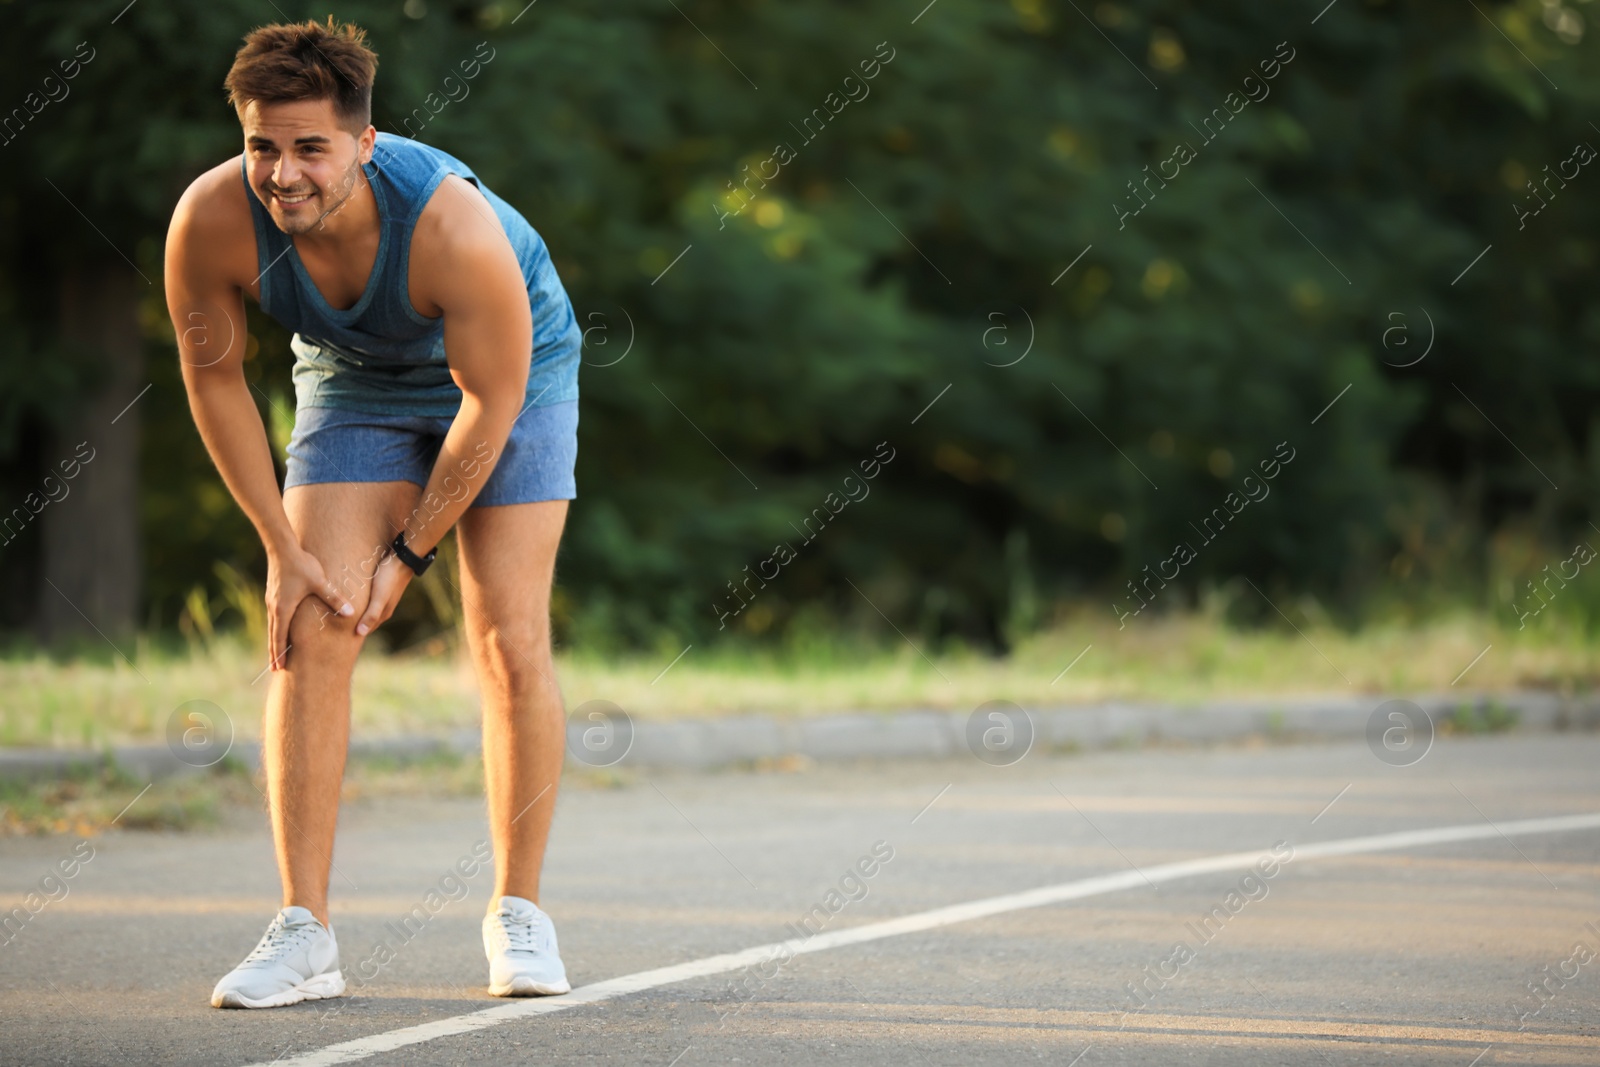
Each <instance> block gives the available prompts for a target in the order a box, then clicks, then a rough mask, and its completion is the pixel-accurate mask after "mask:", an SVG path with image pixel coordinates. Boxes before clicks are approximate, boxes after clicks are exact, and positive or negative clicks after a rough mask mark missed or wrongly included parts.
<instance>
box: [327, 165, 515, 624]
mask: <svg viewBox="0 0 1600 1067" xmlns="http://www.w3.org/2000/svg"><path fill="white" fill-rule="evenodd" d="M411 254H412V256H413V262H414V263H415V264H416V266H414V267H413V280H414V282H415V284H414V285H413V286H412V291H413V292H414V293H415V294H416V295H417V297H418V310H419V311H422V312H424V313H426V314H432V313H434V312H438V313H442V314H443V315H444V346H445V354H446V356H447V357H448V358H449V361H450V376H451V377H452V378H454V379H455V383H456V385H457V386H459V387H460V389H461V393H462V399H461V408H460V410H459V411H458V412H457V413H456V417H455V421H454V422H452V423H451V424H450V429H449V431H448V432H447V433H446V434H445V439H444V443H443V445H441V447H440V449H439V455H438V458H437V459H435V460H434V465H433V470H432V472H431V473H430V474H429V476H428V484H427V486H426V487H425V488H424V489H423V491H422V497H421V500H420V502H419V504H418V506H417V508H416V509H415V510H414V511H413V512H412V514H411V515H410V516H409V517H408V518H407V519H406V520H405V525H404V532H405V535H406V546H407V547H408V548H410V549H411V550H412V551H413V552H415V553H417V554H418V555H426V554H427V553H428V551H429V550H430V549H432V548H434V547H435V546H436V545H437V544H438V543H439V542H440V541H441V540H443V538H444V535H445V534H446V533H447V532H448V531H449V530H450V528H451V527H452V526H454V525H455V524H456V521H457V520H458V519H460V518H461V516H462V514H464V513H465V512H466V510H467V508H468V507H470V506H471V505H472V501H473V500H474V499H475V498H476V497H477V495H478V493H479V491H480V490H482V488H483V484H484V483H485V482H486V481H488V479H489V475H490V474H491V473H493V471H494V468H495V464H496V463H498V462H499V459H500V454H501V452H502V451H503V450H504V449H505V443H506V438H507V437H509V436H510V435H511V427H512V425H513V424H514V423H515V422H516V419H517V416H518V415H519V414H521V412H522V397H523V393H524V392H525V391H526V389H527V385H528V367H529V362H530V360H531V358H532V353H533V313H532V309H531V308H530V307H529V306H528V288H527V282H526V280H525V279H524V278H523V276H522V267H521V265H520V264H519V263H518V262H517V256H516V253H515V251H513V250H512V247H511V243H510V241H508V240H507V239H506V235H505V231H504V230H502V229H501V228H500V224H499V222H498V221H497V220H496V218H495V215H494V212H493V209H492V208H491V207H490V206H489V202H488V201H487V200H485V199H484V198H483V196H482V194H480V193H479V192H478V191H477V190H476V189H475V188H474V187H473V186H472V185H471V184H470V183H468V182H466V181H465V180H464V179H461V178H456V177H451V178H447V179H446V184H445V185H443V186H441V187H440V189H439V191H438V192H437V193H436V194H435V195H434V199H433V200H432V201H430V202H429V204H428V207H427V208H426V209H425V210H424V212H423V216H422V218H421V219H420V220H419V221H418V226H417V233H416V236H415V237H414V238H413V239H412V252H411ZM418 257H420V258H418ZM395 567H398V568H399V570H400V571H404V572H405V574H399V573H398V572H395V571H393V568H395ZM385 569H389V570H390V571H391V572H392V573H391V575H389V576H388V577H387V579H386V578H385V577H384V576H383V572H384V570H385ZM409 574H410V569H409V568H407V567H406V566H405V565H404V564H403V563H400V562H399V560H397V559H394V558H393V557H390V558H388V559H386V560H385V561H384V565H383V566H382V567H380V578H379V579H376V580H375V581H374V587H373V596H372V600H371V602H370V603H369V604H368V606H367V610H366V613H365V614H364V615H363V617H362V618H361V620H360V622H359V623H358V624H357V626H356V632H357V633H366V632H367V630H369V629H371V628H372V627H373V626H376V625H378V624H379V623H381V622H383V621H384V620H385V619H387V618H388V617H389V615H390V614H391V613H392V611H393V609H394V605H395V603H397V602H398V600H399V592H400V590H401V589H403V588H404V582H405V580H406V577H407V575H409ZM395 577H398V578H399V579H401V581H400V582H399V583H398V584H399V588H398V589H397V588H395V585H396V583H395V582H394V581H393V578H395Z"/></svg>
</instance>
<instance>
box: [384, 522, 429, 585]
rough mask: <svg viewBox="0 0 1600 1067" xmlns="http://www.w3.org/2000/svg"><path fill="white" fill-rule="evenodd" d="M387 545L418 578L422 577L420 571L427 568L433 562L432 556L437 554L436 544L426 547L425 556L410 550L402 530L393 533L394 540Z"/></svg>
mask: <svg viewBox="0 0 1600 1067" xmlns="http://www.w3.org/2000/svg"><path fill="white" fill-rule="evenodd" d="M389 547H390V548H391V549H393V550H394V554H395V555H397V556H399V557H400V562H401V563H404V564H405V565H406V566H407V567H410V568H411V570H412V572H413V573H415V574H416V576H417V577H418V578H420V577H422V572H423V571H425V570H427V569H428V565H429V564H431V563H432V562H433V557H434V556H436V555H438V554H439V546H438V545H435V546H433V547H432V548H430V549H428V554H427V555H426V556H419V555H417V554H416V553H415V552H413V551H411V549H409V548H407V547H406V532H405V531H404V530H401V531H400V532H399V533H397V534H395V535H394V540H393V541H392V542H390V544H389Z"/></svg>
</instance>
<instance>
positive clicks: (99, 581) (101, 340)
mask: <svg viewBox="0 0 1600 1067" xmlns="http://www.w3.org/2000/svg"><path fill="white" fill-rule="evenodd" d="M143 289H144V283H142V282H141V281H140V280H139V278H137V277H136V276H134V275H132V274H130V273H129V272H128V271H127V270H126V269H125V268H123V267H122V266H121V265H117V266H114V267H113V266H112V265H109V264H95V265H85V266H81V267H76V268H73V269H71V270H69V271H68V273H67V274H66V275H65V276H63V278H62V282H61V290H60V292H61V337H62V341H63V343H64V344H66V345H71V346H77V347H85V348H90V349H93V350H95V351H96V352H98V353H100V357H101V361H102V362H101V367H102V370H101V374H102V381H101V383H100V385H99V386H98V387H97V388H96V389H95V391H94V392H93V393H92V394H91V395H89V396H86V397H84V398H83V400H82V401H81V402H80V403H79V404H78V406H77V408H76V410H75V411H74V412H73V413H72V414H71V415H70V416H69V418H68V421H67V423H66V424H65V426H63V427H61V428H59V429H58V430H57V431H56V432H55V433H54V434H52V435H50V437H49V438H47V443H46V447H45V450H44V456H43V460H44V464H45V467H44V473H43V474H41V478H42V477H44V475H46V474H48V475H54V476H55V478H56V479H57V480H58V481H62V482H64V484H65V485H66V486H67V487H68V492H67V495H66V496H65V497H63V498H62V499H60V500H59V501H54V502H51V503H49V504H47V505H46V506H45V508H44V510H43V511H42V513H41V514H40V515H39V522H40V528H41V529H40V532H41V534H42V542H43V544H42V556H43V561H44V567H43V572H44V573H43V577H44V579H45V581H44V582H43V583H41V585H40V587H39V601H38V603H39V611H38V616H37V618H38V625H37V630H38V633H39V636H40V638H41V639H42V640H44V641H46V642H50V641H54V640H57V639H59V638H61V637H64V636H67V635H75V634H88V635H93V634H94V633H95V632H96V631H99V632H100V633H101V634H103V635H104V636H106V637H108V638H112V639H115V638H116V637H117V636H119V635H122V636H126V635H128V634H130V633H131V632H132V631H133V629H134V627H135V625H136V619H137V614H138V608H139V587H140V565H141V552H140V545H139V425H140V422H139V418H140V410H139V409H140V406H141V404H142V403H144V400H141V401H140V402H139V403H134V399H135V398H136V397H138V396H139V394H140V391H141V390H142V389H144V388H145V386H146V385H147V384H148V380H147V379H146V377H145V368H144V347H143V345H142V344H141V342H140V336H139V299H140V297H141V296H142V295H143ZM146 399H148V398H146ZM130 404H132V406H131V407H130V406H129V405H130ZM85 460H87V461H85ZM74 462H76V463H77V464H78V467H77V474H76V477H73V478H72V479H71V480H70V481H66V480H65V479H64V478H63V473H64V471H68V470H71V469H72V464H73V463H74ZM64 463H65V464H67V466H66V467H63V466H62V465H63V464H64Z"/></svg>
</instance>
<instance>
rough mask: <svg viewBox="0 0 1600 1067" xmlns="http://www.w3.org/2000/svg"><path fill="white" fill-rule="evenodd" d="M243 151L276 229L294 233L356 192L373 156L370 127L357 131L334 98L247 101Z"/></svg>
mask: <svg viewBox="0 0 1600 1067" xmlns="http://www.w3.org/2000/svg"><path fill="white" fill-rule="evenodd" d="M239 121H240V125H242V126H243V127H244V152H245V161H246V165H247V166H248V168H249V174H250V188H252V189H253V190H255V194H256V196H257V197H259V198H260V200H261V203H262V205H263V206H265V207H266V209H267V212H268V214H270V215H271V216H272V221H273V222H275V223H277V224H278V229H280V230H282V231H283V232H284V233H287V234H289V235H291V236H293V235H295V234H302V233H308V232H310V231H311V230H313V229H316V228H318V227H319V226H321V224H322V223H323V221H324V220H325V219H326V218H328V216H330V215H332V214H333V213H334V212H335V211H337V210H338V209H339V208H340V207H341V206H343V204H344V202H345V201H346V200H347V199H348V198H349V197H350V196H351V195H352V194H353V193H354V192H355V191H356V189H357V188H358V187H359V186H360V183H361V180H362V173H361V164H363V163H365V162H367V161H368V160H370V159H371V158H372V147H373V143H374V138H375V136H376V132H375V131H374V130H373V128H372V127H371V126H368V127H367V128H366V129H364V130H362V131H361V135H360V136H359V137H357V136H353V135H352V134H351V133H350V131H349V130H347V129H346V128H345V127H344V126H343V125H341V124H340V122H339V118H338V116H337V115H336V114H335V113H334V110H333V101H331V100H296V101H292V102H290V103H285V104H266V105H262V104H257V103H254V102H252V103H250V104H247V105H246V106H245V110H244V113H243V114H242V115H240V117H239Z"/></svg>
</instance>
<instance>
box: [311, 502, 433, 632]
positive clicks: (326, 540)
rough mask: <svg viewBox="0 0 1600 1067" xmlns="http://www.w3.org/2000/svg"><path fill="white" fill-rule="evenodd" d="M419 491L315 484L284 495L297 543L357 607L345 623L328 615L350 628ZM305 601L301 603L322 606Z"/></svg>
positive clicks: (329, 615)
mask: <svg viewBox="0 0 1600 1067" xmlns="http://www.w3.org/2000/svg"><path fill="white" fill-rule="evenodd" d="M421 495H422V490H421V489H420V488H418V487H417V486H416V485H415V484H413V483H412V482H403V481H402V482H319V483H316V484H313V485H295V486H291V487H289V489H287V490H285V491H284V494H283V508H284V511H285V512H287V513H288V516H289V525H290V526H292V527H293V528H294V532H295V535H296V536H297V537H298V538H299V539H300V545H301V547H302V548H304V549H305V550H306V551H307V552H309V553H311V554H312V555H313V556H315V557H316V558H317V562H319V563H321V564H322V569H323V572H324V573H325V574H327V576H328V580H329V581H330V582H332V583H333V584H334V586H335V587H336V588H337V589H338V591H339V592H340V593H341V594H342V595H343V596H344V597H345V598H346V599H348V600H349V601H350V603H351V604H353V605H354V606H355V609H356V610H355V614H354V615H352V616H350V617H349V618H347V619H340V618H339V616H337V615H333V614H332V613H331V612H329V611H328V609H327V608H326V606H325V605H324V606H323V607H322V608H321V609H320V610H318V611H317V615H318V616H319V617H321V616H327V618H326V619H325V620H323V621H324V622H325V623H326V624H327V625H330V626H331V625H333V624H334V623H335V622H337V623H339V624H340V625H341V628H342V629H344V630H352V629H353V628H354V626H355V620H356V619H359V618H360V617H361V614H362V612H364V611H366V608H367V602H368V600H370V599H371V596H372V575H373V573H374V571H375V569H376V568H377V566H378V562H379V561H380V560H381V559H382V558H383V555H384V552H385V550H386V549H387V547H388V545H389V542H390V541H392V540H394V535H395V532H396V531H398V530H399V529H400V528H401V525H402V524H403V523H404V522H405V517H406V516H407V515H409V514H410V513H411V510H412V509H413V508H414V507H416V504H417V500H418V498H419V497H420V496H421ZM320 603H321V602H320V601H317V600H316V598H315V597H308V598H307V599H306V601H305V602H304V603H303V604H302V605H301V608H302V610H304V608H305V604H311V605H313V606H316V605H317V604H320Z"/></svg>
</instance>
